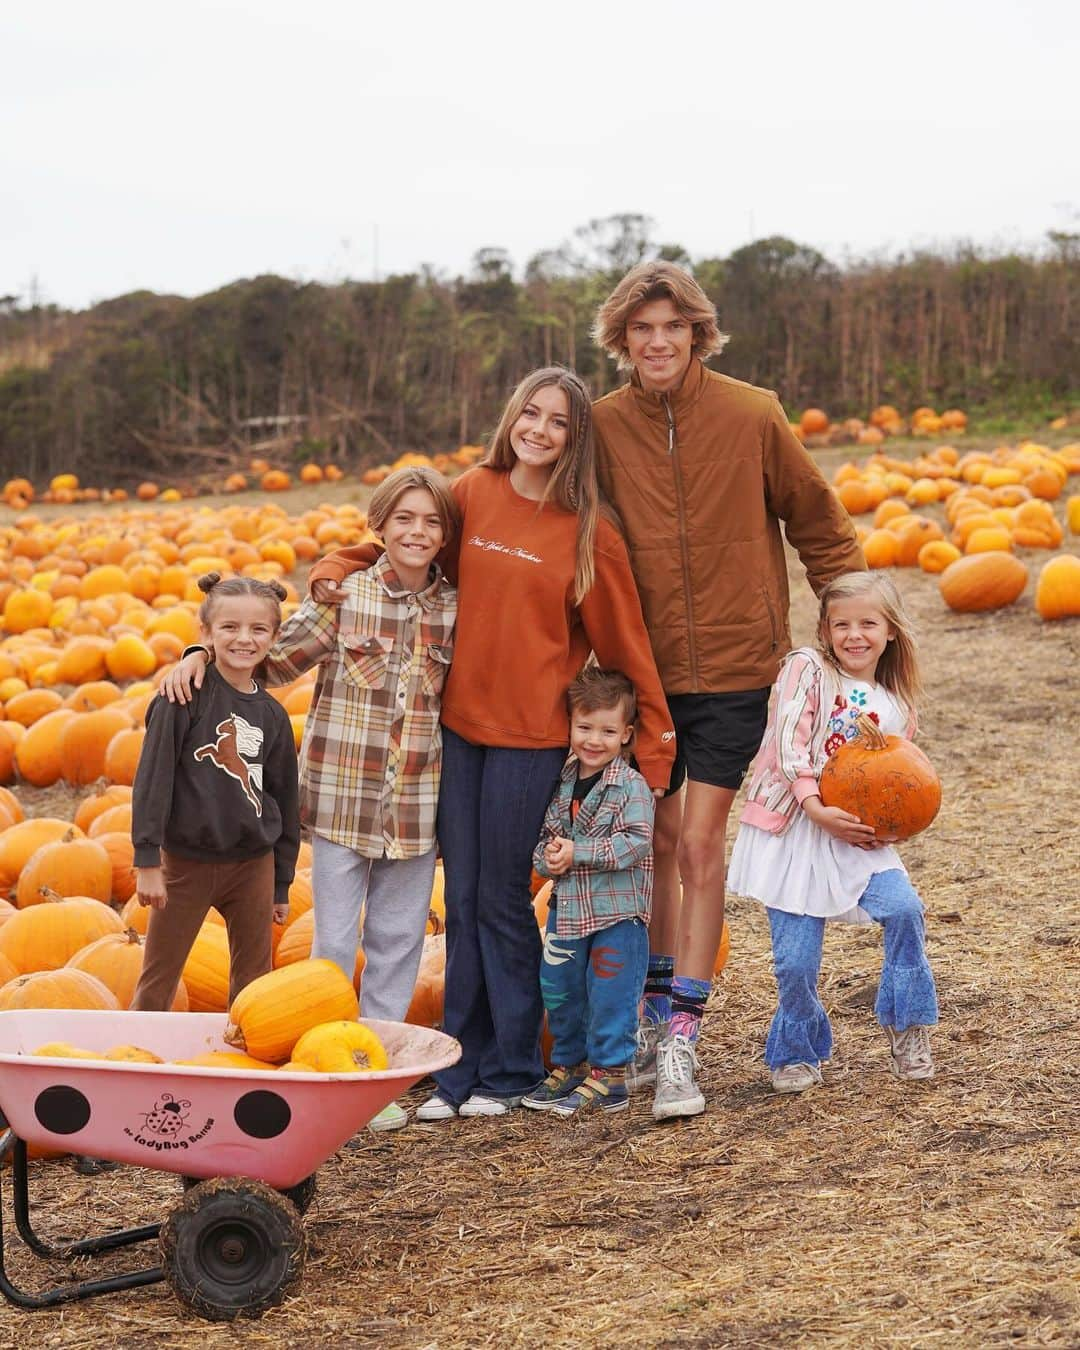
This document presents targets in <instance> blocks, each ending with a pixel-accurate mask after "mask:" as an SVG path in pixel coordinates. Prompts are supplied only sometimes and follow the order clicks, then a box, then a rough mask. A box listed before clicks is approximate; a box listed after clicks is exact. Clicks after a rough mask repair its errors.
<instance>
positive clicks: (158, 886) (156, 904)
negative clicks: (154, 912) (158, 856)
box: [135, 867, 169, 909]
mask: <svg viewBox="0 0 1080 1350" xmlns="http://www.w3.org/2000/svg"><path fill="white" fill-rule="evenodd" d="M135 891H136V894H137V895H138V897H139V904H140V905H149V906H150V908H151V909H164V908H165V906H166V904H167V903H168V899H169V897H168V895H167V894H166V891H165V873H164V872H163V871H162V870H161V868H160V867H136V869H135Z"/></svg>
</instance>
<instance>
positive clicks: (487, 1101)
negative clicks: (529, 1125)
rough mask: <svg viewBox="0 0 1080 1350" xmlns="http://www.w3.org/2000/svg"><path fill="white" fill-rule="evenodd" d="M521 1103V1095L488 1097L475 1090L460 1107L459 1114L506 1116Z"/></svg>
mask: <svg viewBox="0 0 1080 1350" xmlns="http://www.w3.org/2000/svg"><path fill="white" fill-rule="evenodd" d="M520 1105H521V1098H520V1097H487V1096H485V1095H484V1093H482V1092H474V1093H473V1095H472V1096H471V1097H470V1098H469V1100H468V1101H467V1102H462V1103H461V1105H460V1106H459V1107H458V1115H459V1116H505V1115H506V1113H507V1111H512V1110H513V1109H514V1107H515V1106H520Z"/></svg>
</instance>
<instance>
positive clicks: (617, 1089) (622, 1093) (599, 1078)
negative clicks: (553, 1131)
mask: <svg viewBox="0 0 1080 1350" xmlns="http://www.w3.org/2000/svg"><path fill="white" fill-rule="evenodd" d="M629 1105H630V1095H629V1093H628V1092H627V1090H626V1080H625V1079H624V1078H623V1077H622V1075H621V1074H620V1075H619V1076H618V1077H617V1078H616V1077H613V1076H612V1075H611V1074H606V1073H604V1072H603V1071H602V1070H597V1069H593V1071H592V1073H590V1074H589V1076H588V1078H586V1079H584V1080H583V1081H582V1082H581V1083H579V1084H578V1086H577V1087H576V1088H575V1089H574V1090H573V1092H571V1093H570V1094H569V1095H568V1096H566V1097H562V1098H560V1099H559V1101H557V1102H553V1103H552V1107H551V1109H552V1110H553V1111H554V1112H555V1114H556V1115H559V1116H573V1115H577V1114H578V1113H579V1112H581V1111H591V1110H598V1111H610V1112H615V1111H625V1110H626V1108H627V1107H628V1106H629Z"/></svg>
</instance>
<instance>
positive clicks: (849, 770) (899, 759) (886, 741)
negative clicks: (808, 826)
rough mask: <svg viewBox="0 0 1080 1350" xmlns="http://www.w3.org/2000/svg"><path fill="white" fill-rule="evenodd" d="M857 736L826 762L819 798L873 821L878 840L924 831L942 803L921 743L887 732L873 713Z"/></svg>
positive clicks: (863, 720) (861, 722) (938, 784)
mask: <svg viewBox="0 0 1080 1350" xmlns="http://www.w3.org/2000/svg"><path fill="white" fill-rule="evenodd" d="M856 726H857V728H858V735H857V736H856V737H855V738H854V739H853V740H850V741H848V742H847V743H846V744H845V745H842V746H840V748H839V749H838V750H836V751H835V753H834V754H833V755H832V756H831V757H830V758H829V759H828V760H827V761H826V763H825V767H824V768H823V769H822V771H821V777H820V779H819V780H818V783H819V786H820V788H821V800H822V801H823V802H824V803H825V805H826V806H838V807H840V808H841V810H844V811H850V812H851V814H852V815H854V816H858V818H859V819H860V820H861V821H862V822H863V824H864V825H873V827H874V833H875V835H876V836H877V837H878V838H879V839H883V840H885V839H888V840H892V839H897V840H899V839H910V838H911V836H912V835H914V834H918V833H919V832H920V830H925V829H926V827H927V826H928V825H929V824H930V822H931V821H932V820H933V819H934V817H935V816H936V815H937V813H938V808H939V807H940V806H941V781H940V780H939V778H938V776H937V774H936V773H935V771H934V766H933V765H932V764H931V763H930V761H929V760H928V759H927V758H926V756H925V755H924V754H923V752H922V751H921V750H920V749H919V747H918V746H917V745H912V743H911V742H910V741H909V740H906V739H905V738H904V737H903V736H887V735H886V734H885V733H884V732H883V731H882V730H881V728H880V727H879V726H877V725H876V723H874V722H872V721H871V720H870V718H869V717H866V716H865V715H862V716H860V717H859V719H858V721H857V722H856Z"/></svg>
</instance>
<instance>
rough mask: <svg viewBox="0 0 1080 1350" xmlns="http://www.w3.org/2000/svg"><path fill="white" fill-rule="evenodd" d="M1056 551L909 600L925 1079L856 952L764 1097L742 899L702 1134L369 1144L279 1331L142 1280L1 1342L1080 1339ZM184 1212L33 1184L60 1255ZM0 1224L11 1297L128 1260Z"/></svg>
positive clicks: (1076, 766) (716, 1015) (104, 1192)
mask: <svg viewBox="0 0 1080 1350" xmlns="http://www.w3.org/2000/svg"><path fill="white" fill-rule="evenodd" d="M1074 481H1075V480H1074ZM1070 486H1071V490H1074V491H1075V490H1076V489H1075V487H1073V486H1072V485H1070ZM1073 546H1074V548H1075V541H1073ZM1044 556H1045V555H1039V554H1026V555H1025V558H1026V560H1027V561H1028V563H1029V565H1030V567H1031V572H1032V581H1031V584H1029V587H1028V592H1027V593H1026V594H1025V596H1024V597H1023V598H1022V599H1021V600H1020V601H1019V602H1018V603H1017V604H1016V605H1014V606H1012V607H1011V608H1009V609H1007V610H1004V611H1002V612H1000V613H998V614H989V615H955V614H952V613H951V612H950V611H948V610H947V609H946V608H945V607H944V604H943V603H942V601H941V599H940V596H939V594H938V590H937V584H936V580H935V579H934V578H931V577H927V576H924V575H923V574H921V573H919V572H914V571H910V570H908V571H904V572H901V573H896V574H894V575H896V576H897V579H898V582H899V584H900V585H901V587H902V590H903V592H904V595H905V598H906V600H907V601H908V603H909V606H910V609H911V611H912V613H913V615H914V617H915V618H916V620H917V622H918V626H919V629H920V634H921V640H922V652H923V655H924V659H925V668H926V676H927V686H928V690H929V697H928V699H927V703H926V706H925V709H924V711H923V717H922V730H921V737H920V739H921V743H922V745H923V747H924V748H925V749H926V751H927V753H928V754H929V755H930V757H931V759H932V760H933V761H934V763H935V765H936V766H937V768H938V770H939V772H940V774H941V777H942V780H943V785H944V803H943V806H942V810H941V814H940V816H939V817H938V819H937V821H936V822H935V824H934V825H933V827H932V828H931V829H930V830H929V831H928V832H927V833H926V834H925V835H923V836H921V837H920V838H918V839H916V840H914V841H912V842H911V843H909V844H908V845H906V846H905V847H904V849H903V852H904V857H905V860H906V862H907V864H908V867H909V869H910V871H911V874H912V876H913V879H914V881H915V883H916V885H917V886H918V888H919V890H920V892H921V894H922V895H923V897H924V900H925V902H926V906H927V910H928V942H929V954H930V959H931V963H932V965H933V967H934V970H935V973H936V976H937V980H938V986H939V993H940V999H941V1024H940V1028H939V1029H938V1031H937V1032H936V1034H935V1036H934V1052H935V1057H936V1060H937V1066H938V1071H937V1077H936V1078H935V1079H934V1080H933V1081H932V1082H928V1083H916V1084H901V1083H899V1082H898V1081H897V1080H896V1079H895V1078H894V1077H893V1076H892V1075H891V1074H890V1073H889V1071H888V1050H887V1046H886V1043H885V1040H884V1037H883V1035H882V1034H881V1032H880V1030H879V1029H878V1028H877V1026H876V1024H875V1022H874V1020H873V1016H872V1012H871V1005H872V1002H873V996H874V992H875V987H876V979H877V972H878V969H879V965H880V959H881V943H880V936H879V934H878V932H877V930H876V929H874V930H839V929H838V930H836V931H830V932H829V935H828V939H827V942H826V957H825V974H824V980H823V996H824V998H825V1001H826V1004H827V1006H828V1008H829V1010H830V1015H831V1016H832V1018H833V1021H834V1032H835V1036H836V1051H835V1058H834V1060H833V1062H832V1065H831V1067H830V1068H829V1069H828V1070H827V1072H826V1082H825V1086H824V1087H823V1088H821V1089H819V1090H816V1091H813V1092H810V1093H808V1094H806V1095H805V1096H802V1097H778V1096H776V1095H774V1094H773V1093H772V1092H771V1091H770V1089H769V1086H768V1081H767V1076H766V1073H765V1071H764V1067H763V1064H762V1059H761V1055H762V1047H763V1042H764V1035H765V1029H766V1027H767V1024H768V1021H769V1018H770V1016H771V1014H772V1009H773V996H774V991H773V984H772V977H771V973H770V965H769V950H768V935H767V925H766V923H765V921H764V917H763V913H762V911H761V910H760V909H759V908H758V907H757V906H755V905H753V904H749V903H745V902H740V901H738V900H734V901H732V902H731V905H730V920H731V929H732V953H731V959H730V962H729V965H728V967H727V970H726V971H725V973H724V975H723V977H722V979H721V980H719V981H718V983H717V986H716V988H715V991H714V994H713V996H712V999H711V1002H710V1005H709V1015H708V1021H707V1027H706V1031H705V1034H704V1039H703V1042H702V1048H701V1060H702V1072H701V1082H702V1086H703V1088H704V1091H705V1093H706V1096H707V1099H708V1109H707V1111H706V1113H705V1115H703V1116H701V1117H699V1118H697V1119H694V1120H687V1121H681V1122H673V1123H669V1124H666V1125H663V1126H657V1125H655V1124H654V1123H653V1121H652V1118H651V1115H650V1113H649V1101H648V1099H647V1098H640V1097H639V1098H635V1099H634V1100H633V1102H632V1108H631V1110H630V1112H629V1113H628V1114H624V1115H621V1116H617V1117H615V1118H613V1119H603V1120H595V1119H593V1120H583V1121H570V1122H566V1121H561V1120H559V1121H556V1120H551V1119H548V1118H546V1117H544V1116H539V1117H537V1116H535V1115H530V1114H527V1113H525V1112H516V1113H514V1114H512V1115H510V1116H509V1117H507V1118H505V1119H496V1120H486V1121H485V1120H476V1121H463V1120H458V1121H453V1122H451V1123H449V1124H443V1125H417V1124H412V1125H410V1127H409V1128H408V1129H406V1130H404V1131H401V1132H399V1133H397V1134H395V1135H390V1136H386V1135H383V1136H373V1135H370V1134H368V1135H365V1136H363V1137H361V1138H360V1139H359V1141H358V1143H357V1145H356V1146H355V1147H352V1148H350V1149H347V1150H345V1151H343V1152H342V1153H340V1154H339V1155H337V1156H336V1157H335V1158H333V1159H331V1160H330V1162H328V1163H327V1164H326V1165H325V1166H324V1167H323V1168H322V1169H321V1170H320V1172H319V1183H318V1184H319V1192H318V1196H317V1198H316V1201H315V1204H314V1206H313V1208H312V1210H311V1211H310V1213H309V1216H308V1219H307V1233H308V1240H309V1254H308V1261H307V1268H306V1273H305V1276H304V1280H303V1283H302V1286H301V1291H300V1293H299V1296H298V1297H295V1298H293V1299H291V1300H290V1301H288V1302H287V1303H286V1304H285V1306H283V1307H282V1308H280V1309H277V1310H275V1311H273V1312H271V1313H269V1314H267V1315H266V1316H265V1317H264V1318H263V1319H262V1320H261V1321H259V1322H255V1323H242V1324H237V1325H233V1326H231V1327H220V1326H212V1325H208V1324H204V1323H201V1322H199V1321H198V1320H196V1319H194V1318H192V1317H190V1316H185V1315H184V1314H183V1313H182V1312H181V1311H180V1310H179V1308H178V1306H177V1304H176V1303H175V1301H174V1300H173V1298H172V1296H171V1294H170V1293H169V1291H168V1289H167V1288H166V1287H165V1286H163V1285H155V1286H151V1287H149V1288H146V1289H142V1290H135V1291H133V1292H128V1293H123V1294H114V1295H109V1296H106V1297H104V1298H100V1299H97V1300H95V1301H93V1302H90V1303H85V1304H75V1305H69V1306H68V1307H67V1308H66V1309H64V1310H63V1311H57V1312H40V1313H24V1312H20V1311H17V1310H15V1309H13V1308H10V1307H8V1306H6V1305H4V1306H0V1345H11V1346H19V1347H23V1346H31V1345H33V1346H35V1347H46V1346H49V1347H51V1346H79V1347H95V1348H97V1347H101V1348H102V1350H104V1347H113V1346H117V1345H123V1346H125V1347H132V1346H138V1347H142V1346H150V1345H153V1346H154V1347H155V1348H156V1350H167V1348H168V1347H181V1346H188V1345H191V1344H193V1343H195V1342H196V1341H198V1343H199V1344H201V1345H202V1346H204V1347H206V1350H214V1348H216V1347H225V1346H229V1347H235V1346H246V1345H252V1346H255V1345H273V1346H301V1345H312V1346H367V1345H370V1346H380V1347H382V1346H386V1347H399V1346H400V1347H416V1348H417V1350H419V1348H420V1347H439V1350H458V1348H459V1347H471V1346H487V1345H491V1346H500V1347H501V1346H534V1345H549V1346H553V1347H558V1346H568V1347H569V1346H573V1345H580V1344H583V1343H584V1344H587V1345H596V1346H612V1347H614V1346H620V1347H621V1346H649V1347H652V1346H657V1347H661V1346H671V1347H675V1346H678V1347H694V1346H702V1347H704V1346H733V1347H770V1346H778V1345H783V1346H819V1345H820V1346H856V1345H858V1346H859V1347H886V1346H888V1347H893V1346H905V1347H906V1346H934V1347H937V1346H949V1347H952V1346H965V1347H966V1346H995V1345H1002V1344H1009V1345H1016V1346H1043V1345H1054V1346H1077V1345H1080V1212H1078V1210H1080V1167H1078V1163H1077V1119H1078V1110H1077V1107H1078V1102H1080V1024H1078V1019H1077V1012H1076V1003H1077V992H1078V983H1077V980H1078V974H1080V882H1078V877H1080V845H1078V842H1077V838H1078V836H1077V826H1076V807H1075V803H1076V801H1077V800H1078V799H1080V757H1078V755H1077V753H1076V731H1077V714H1078V710H1080V675H1078V666H1080V621H1078V620H1072V621H1068V622H1063V623H1057V624H1044V623H1042V622H1041V621H1040V620H1039V618H1038V616H1037V614H1036V613H1035V611H1034V608H1033V605H1032V599H1031V596H1032V592H1033V588H1034V577H1035V574H1036V573H1037V570H1038V567H1039V565H1040V563H1041V561H1042V560H1043V557H1044ZM800 577H801V568H800V567H799V565H798V563H797V562H796V561H794V560H793V561H792V578H793V594H794V605H793V619H794V625H795V636H796V641H797V642H800V641H806V640H808V639H809V637H810V635H811V632H812V627H813V618H814V604H813V600H812V597H811V595H810V593H809V590H808V588H807V587H806V586H805V584H804V583H803V582H802V581H801V580H799V578H800ZM729 845H730V840H729ZM423 1095H424V1094H423V1093H422V1091H421V1090H420V1089H417V1090H415V1091H414V1092H413V1093H412V1094H410V1098H409V1100H410V1101H411V1102H413V1103H414V1104H415V1102H416V1101H419V1100H420V1099H421V1097H422V1096H423ZM178 1194H179V1185H178V1182H177V1181H176V1179H175V1178H173V1177H170V1176H168V1175H166V1174H163V1173H156V1172H149V1171H138V1170H136V1169H124V1170H122V1171H119V1172H116V1173H113V1174H111V1175H105V1176H103V1177H100V1178H89V1179H87V1178H82V1177H79V1176H76V1175H75V1174H74V1173H73V1171H72V1170H71V1167H70V1164H69V1163H67V1162H56V1163H49V1164H41V1165H39V1166H38V1167H37V1168H36V1170H35V1175H34V1177H33V1181H32V1197H33V1199H32V1203H33V1206H34V1213H35V1215H36V1216H37V1222H38V1224H39V1227H40V1230H41V1232H42V1233H43V1235H45V1236H46V1237H48V1236H52V1237H56V1238H58V1237H60V1236H62V1235H65V1234H71V1235H84V1234H86V1233H88V1232H95V1231H101V1230H103V1229H106V1228H108V1227H111V1226H120V1225H127V1224H129V1223H135V1222H153V1221H155V1220H156V1219H158V1218H160V1217H161V1216H162V1214H163V1212H164V1211H165V1209H166V1208H167V1207H168V1206H169V1205H170V1204H171V1203H172V1202H174V1201H175V1199H176V1198H177V1197H178ZM5 1214H6V1223H7V1225H8V1234H9V1245H8V1257H7V1259H8V1269H9V1273H10V1274H11V1275H12V1276H13V1278H14V1279H15V1280H16V1282H17V1283H19V1284H21V1285H23V1286H24V1287H27V1288H30V1289H35V1288H40V1287H41V1286H42V1285H44V1284H45V1283H46V1282H48V1283H57V1282H60V1281H61V1280H64V1279H67V1278H70V1277H80V1278H88V1277H89V1276H90V1275H91V1274H94V1275H96V1274H99V1273H105V1272H111V1271H116V1270H121V1269H123V1268H124V1267H125V1266H126V1265H127V1266H130V1265H132V1264H134V1262H133V1259H132V1253H129V1254H127V1255H124V1254H118V1255H115V1256H107V1257H103V1258H96V1259H95V1260H94V1261H93V1262H92V1263H91V1262H89V1261H82V1262H60V1263H58V1264H53V1265H52V1266H51V1267H50V1266H48V1265H46V1264H43V1263H41V1262H40V1261H38V1260H37V1259H36V1258H32V1257H30V1256H29V1255H28V1253H27V1252H26V1250H25V1249H24V1248H23V1247H22V1245H21V1244H20V1243H19V1242H18V1240H17V1239H15V1238H14V1237H13V1235H12V1234H11V1220H10V1201H8V1202H7V1205H6V1208H5ZM147 1252H148V1255H147V1257H146V1261H145V1263H146V1264H153V1263H154V1260H155V1253H154V1251H153V1248H148V1249H147Z"/></svg>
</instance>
